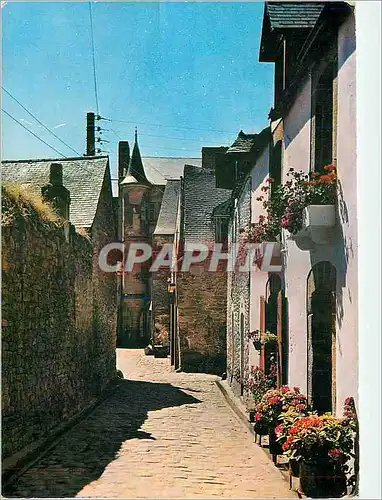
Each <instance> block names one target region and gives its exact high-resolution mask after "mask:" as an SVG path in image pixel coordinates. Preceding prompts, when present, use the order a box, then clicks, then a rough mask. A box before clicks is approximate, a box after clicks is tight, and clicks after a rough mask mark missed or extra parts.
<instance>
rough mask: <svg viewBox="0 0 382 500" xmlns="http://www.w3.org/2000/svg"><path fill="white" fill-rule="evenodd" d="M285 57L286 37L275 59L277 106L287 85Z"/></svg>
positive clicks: (275, 97)
mask: <svg viewBox="0 0 382 500" xmlns="http://www.w3.org/2000/svg"><path fill="white" fill-rule="evenodd" d="M285 57H286V41H285V39H284V40H283V42H282V43H281V45H280V47H279V51H278V54H277V57H276V60H275V83H274V87H275V96H274V99H275V107H276V108H277V105H278V104H279V102H280V101H281V98H282V94H283V92H284V90H285V87H286V70H285V69H286V68H285Z"/></svg>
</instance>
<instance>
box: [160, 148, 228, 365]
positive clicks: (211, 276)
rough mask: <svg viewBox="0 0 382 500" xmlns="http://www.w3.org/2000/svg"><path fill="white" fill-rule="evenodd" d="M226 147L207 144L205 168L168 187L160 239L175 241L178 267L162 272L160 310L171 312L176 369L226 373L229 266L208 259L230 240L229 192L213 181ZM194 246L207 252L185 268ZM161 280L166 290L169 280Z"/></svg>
mask: <svg viewBox="0 0 382 500" xmlns="http://www.w3.org/2000/svg"><path fill="white" fill-rule="evenodd" d="M226 150H227V148H226V147H217V148H203V149H202V167H199V166H195V165H186V166H185V167H184V176H183V178H182V179H181V182H179V183H177V184H175V183H173V184H172V185H171V186H169V185H167V186H166V191H165V196H164V198H163V203H162V207H161V212H160V216H159V219H158V224H157V229H156V230H155V236H156V238H158V241H162V242H163V243H164V242H172V244H173V250H172V264H173V268H174V269H173V272H169V270H167V273H166V272H165V274H164V277H166V276H167V280H166V281H167V284H168V287H166V289H167V290H168V298H167V301H168V302H167V304H166V302H165V301H163V302H162V311H163V313H164V311H166V310H167V311H168V313H169V315H170V317H169V319H168V325H169V328H170V353H171V364H172V365H173V366H174V367H175V368H176V369H181V370H189V371H212V372H215V373H220V374H221V373H223V372H224V371H225V366H226V300H227V298H226V287H227V275H226V272H225V266H223V267H221V266H220V267H218V268H217V272H212V271H209V262H210V257H211V253H212V251H213V249H214V247H215V244H220V245H222V244H226V241H227V230H228V214H229V205H230V203H229V202H230V190H229V189H220V188H217V187H216V179H215V164H216V158H217V157H218V156H219V155H220V154H224V152H225V151H226ZM193 245H204V246H205V248H206V249H208V250H207V253H209V255H208V256H207V258H206V259H205V260H204V261H203V262H200V263H193V264H191V266H190V267H189V268H187V269H183V267H182V266H183V263H184V262H185V261H188V260H189V259H190V258H191V256H192V254H193V250H192V247H193ZM159 283H160V280H158V286H159ZM161 283H162V285H161V286H162V289H161V293H163V292H164V291H165V284H166V282H165V281H162V282H161ZM162 296H163V295H162ZM154 308H155V303H154Z"/></svg>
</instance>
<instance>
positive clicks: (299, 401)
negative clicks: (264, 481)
mask: <svg viewBox="0 0 382 500" xmlns="http://www.w3.org/2000/svg"><path fill="white" fill-rule="evenodd" d="M260 405H261V406H260V408H261V414H262V416H263V419H264V420H265V421H267V422H268V427H269V433H268V437H269V452H270V453H271V455H272V456H273V460H274V461H276V457H277V455H281V454H282V453H283V450H282V444H281V443H280V442H279V441H278V438H277V436H276V433H275V428H276V427H277V425H278V424H279V423H280V422H279V419H280V416H281V414H282V413H284V412H286V411H287V410H288V409H289V408H290V407H291V406H294V407H297V406H301V407H302V406H303V407H304V408H306V407H307V401H306V396H304V395H302V394H301V393H300V390H299V389H298V388H297V387H294V388H293V389H291V388H290V387H288V386H285V385H284V386H281V387H280V388H279V389H272V390H269V391H267V392H266V393H265V394H264V396H263V398H262V400H261V402H260Z"/></svg>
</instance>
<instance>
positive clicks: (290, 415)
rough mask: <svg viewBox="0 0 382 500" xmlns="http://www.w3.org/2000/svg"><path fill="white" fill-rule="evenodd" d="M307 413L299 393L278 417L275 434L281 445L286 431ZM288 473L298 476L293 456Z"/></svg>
mask: <svg viewBox="0 0 382 500" xmlns="http://www.w3.org/2000/svg"><path fill="white" fill-rule="evenodd" d="M307 413H308V405H307V399H306V396H303V395H302V394H299V397H296V399H294V400H293V401H292V402H291V403H290V406H289V407H288V409H287V410H286V411H285V412H283V413H281V415H280V417H279V422H280V423H279V424H278V425H277V427H276V428H275V434H276V437H277V441H278V442H279V443H280V445H281V447H282V446H283V444H284V443H285V442H286V440H287V437H288V431H289V429H290V428H291V427H292V425H293V424H294V423H295V422H296V421H297V420H298V419H299V418H301V417H303V416H306V415H307ZM289 474H290V476H294V477H298V476H299V463H298V460H297V459H295V458H290V459H289Z"/></svg>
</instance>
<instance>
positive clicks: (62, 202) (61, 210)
mask: <svg viewBox="0 0 382 500" xmlns="http://www.w3.org/2000/svg"><path fill="white" fill-rule="evenodd" d="M41 194H42V196H43V198H44V199H45V200H46V201H48V202H50V203H52V205H53V206H54V208H55V209H56V211H57V213H58V214H59V215H60V216H61V217H62V218H63V219H65V220H69V205H70V192H69V190H68V189H66V187H65V186H64V185H63V174H62V165H61V163H52V164H51V165H50V174H49V183H48V184H46V185H45V186H43V187H42V188H41Z"/></svg>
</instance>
